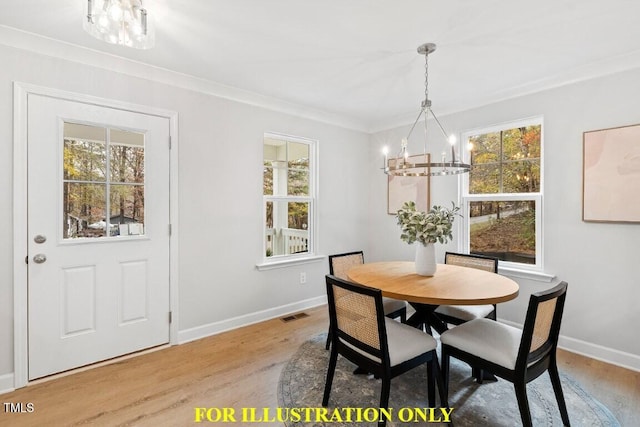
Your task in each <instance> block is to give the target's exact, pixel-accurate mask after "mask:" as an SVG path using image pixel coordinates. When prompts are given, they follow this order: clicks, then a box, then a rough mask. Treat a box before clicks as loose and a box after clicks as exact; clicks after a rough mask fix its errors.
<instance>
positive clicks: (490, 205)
mask: <svg viewBox="0 0 640 427" xmlns="http://www.w3.org/2000/svg"><path fill="white" fill-rule="evenodd" d="M542 140H543V126H542V117H536V118H533V119H527V120H523V121H518V122H511V123H505V124H503V125H499V126H494V127H491V128H484V129H476V130H474V131H470V132H467V133H465V134H463V141H466V143H467V147H468V152H467V156H470V157H469V158H467V160H468V161H469V163H470V164H471V171H470V173H469V174H468V176H464V177H463V180H462V182H463V184H462V185H463V191H462V203H463V212H464V215H465V221H464V232H463V234H462V236H463V237H462V239H463V248H466V250H467V251H468V252H469V253H475V254H482V255H489V256H494V257H497V258H498V259H500V265H501V266H502V267H507V268H509V267H511V268H524V269H533V270H542V239H543V235H542V194H543V193H542V188H543V186H542V184H543V183H542V173H541V172H542Z"/></svg>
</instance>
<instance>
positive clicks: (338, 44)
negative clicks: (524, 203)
mask: <svg viewBox="0 0 640 427" xmlns="http://www.w3.org/2000/svg"><path fill="white" fill-rule="evenodd" d="M84 1H85V0H56V1H55V2H52V1H50V0H49V1H47V0H21V1H8V0H2V3H3V4H2V8H1V12H0V25H4V26H6V27H13V28H16V29H19V30H22V31H26V32H29V33H35V34H38V35H41V36H44V37H47V38H51V39H55V40H60V41H63V42H66V43H71V44H74V45H77V46H81V47H83V48H88V49H91V50H95V51H102V52H106V53H109V54H111V55H117V56H122V57H125V58H129V59H131V60H135V61H138V62H142V63H147V64H151V65H153V66H156V67H161V68H164V69H167V70H172V71H176V72H179V73H183V74H187V75H191V76H195V77H198V78H201V79H205V80H207V81H211V82H216V83H217V84H222V85H225V86H230V87H232V88H238V89H242V90H244V91H249V92H253V93H256V94H260V95H263V96H266V97H269V98H275V99H277V100H281V101H286V102H288V103H292V104H295V105H300V106H302V107H305V108H310V109H313V110H315V111H319V112H327V113H331V114H335V115H340V116H344V117H346V118H349V120H352V121H353V122H357V123H359V124H360V125H361V126H360V127H361V128H363V129H369V130H377V129H383V128H385V127H388V126H391V125H394V124H399V123H406V122H409V121H411V120H412V119H413V118H414V115H415V114H416V113H417V110H418V108H419V105H420V102H421V100H422V99H423V98H424V57H423V56H420V55H418V54H417V53H416V48H417V47H418V46H419V45H421V44H423V43H425V42H434V43H436V44H437V46H438V49H437V50H436V52H434V53H433V54H432V55H430V56H429V92H430V98H431V99H432V100H433V109H434V111H435V112H436V113H437V114H438V115H440V116H441V115H442V114H444V113H448V112H453V111H459V110H463V109H466V108H471V107H476V106H480V105H483V104H486V103H489V102H494V101H496V100H500V99H505V98H509V97H512V96H517V95H519V94H523V93H530V92H533V91H537V90H540V89H544V88H548V87H553V86H557V85H561V84H565V83H568V82H572V81H578V80H582V79H586V78H589V77H594V76H598V75H604V74H609V73H612V72H616V71H620V70H625V69H629V68H635V67H640V24H639V18H640V1H638V0H608V1H606V2H605V1H602V0H536V1H526V2H525V1H520V0H518V1H514V0H483V1H473V0H447V1H445V0H315V1H312V0H153V1H149V0H146V1H145V5H147V7H148V9H149V10H150V13H152V14H153V15H154V17H155V22H156V46H155V47H154V48H153V49H151V50H147V51H140V50H135V49H127V48H124V47H120V46H112V45H108V44H106V43H104V42H101V41H99V40H96V39H94V38H93V37H91V36H90V35H88V34H87V33H85V32H84V31H83V30H82V19H83V5H84ZM0 43H2V41H1V40H0ZM639 84H640V83H639Z"/></svg>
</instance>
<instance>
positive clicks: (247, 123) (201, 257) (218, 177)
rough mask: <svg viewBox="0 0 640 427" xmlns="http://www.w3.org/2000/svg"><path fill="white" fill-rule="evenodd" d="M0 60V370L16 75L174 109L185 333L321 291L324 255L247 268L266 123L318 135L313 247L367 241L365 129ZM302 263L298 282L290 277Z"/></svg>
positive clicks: (3, 56) (76, 68) (9, 345)
mask: <svg viewBox="0 0 640 427" xmlns="http://www.w3.org/2000/svg"><path fill="white" fill-rule="evenodd" d="M0 63H2V67H0V100H2V101H1V102H0V144H2V148H3V152H4V155H2V156H0V182H1V183H2V185H1V187H0V217H2V218H4V221H2V222H1V223H0V295H1V297H0V380H1V379H3V378H5V379H6V378H8V377H7V375H9V374H11V373H12V372H13V296H12V293H13V278H12V268H13V255H12V247H13V245H12V239H13V237H12V230H13V221H12V173H13V172H12V155H11V153H12V146H13V132H12V127H13V124H12V123H13V122H12V121H13V112H12V110H13V108H12V106H13V105H12V99H13V95H12V89H13V87H12V85H13V82H14V81H20V82H25V83H30V84H35V85H40V86H46V87H51V88H56V89H60V90H65V91H70V92H76V93H81V94H88V95H93V96H98V97H103V98H108V99H115V100H119V101H125V102H132V103H135V104H141V105H148V106H153V107H158V108H163V109H167V110H173V111H177V112H178V114H179V186H180V189H179V211H180V213H179V215H180V217H179V220H180V222H179V224H178V227H179V269H180V270H179V274H180V277H179V279H180V280H179V285H178V286H179V317H178V321H179V329H180V334H184V336H185V339H189V338H193V337H195V336H198V335H199V334H200V335H201V334H206V333H210V332H213V331H217V330H220V329H224V328H225V327H229V326H233V325H235V324H240V323H243V322H246V321H251V320H255V319H259V318H260V317H264V316H268V315H270V314H274V313H277V312H278V310H279V309H280V310H286V309H287V307H293V306H295V304H296V303H299V302H300V301H305V300H312V301H313V299H314V298H315V299H316V300H320V299H321V298H322V297H323V296H324V295H325V288H324V275H325V274H326V273H328V265H327V261H326V259H323V260H321V261H319V262H316V263H313V264H306V265H304V266H297V267H289V268H283V269H276V270H270V271H257V270H256V268H255V265H256V263H257V262H259V261H260V260H261V259H262V254H263V249H262V140H263V133H264V132H266V131H269V132H280V133H285V134H290V135H295V136H302V137H306V138H312V139H316V140H318V141H319V150H318V153H319V163H320V179H319V181H320V182H319V209H318V215H319V223H320V224H321V227H320V229H319V233H318V235H317V236H318V241H319V247H318V249H319V253H321V254H325V255H326V254H328V253H332V252H338V251H347V250H355V249H360V248H362V249H364V250H367V247H366V244H367V241H368V230H367V229H366V221H365V219H366V217H367V215H368V209H367V202H368V188H369V187H368V181H367V180H368V173H367V165H366V164H361V163H358V162H353V161H352V160H353V159H354V158H358V157H362V156H366V154H367V153H368V144H369V139H368V136H367V135H366V134H364V133H362V132H356V131H350V130H346V129H344V128H341V127H338V126H332V125H328V124H324V123H320V122H316V121H312V120H308V119H303V118H299V117H294V116H292V115H287V114H283V113H278V112H274V111H270V110H267V109H264V108H259V107H256V106H251V105H247V104H242V103H238V102H234V101H230V100H227V99H222V98H218V97H215V96H212V95H207V94H204V93H201V92H198V91H193V90H186V89H181V88H178V87H174V86H171V85H166V84H161V83H156V82H153V81H151V80H148V79H142V78H137V77H131V76H128V75H126V74H124V73H118V72H115V71H109V70H104V69H99V68H94V67H90V66H87V65H82V64H79V63H75V62H71V61H67V60H62V59H57V58H54V57H50V56H44V55H40V54H36V53H32V52H29V51H25V50H21V49H17V48H13V47H7V46H3V45H0ZM149 72H150V73H152V72H153V70H150V71H149ZM25 255H26V254H25ZM302 271H304V272H306V273H307V283H306V284H305V285H301V284H299V273H300V272H302ZM283 306H284V308H282V307H283ZM256 312H258V313H259V314H258V315H257V316H256V317H252V316H251V315H252V314H253V313H256ZM230 319H233V321H230ZM181 337H182V335H181ZM1 385H2V384H0V389H2V387H1ZM5 387H6V384H5Z"/></svg>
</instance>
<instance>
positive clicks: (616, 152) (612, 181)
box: [582, 124, 640, 222]
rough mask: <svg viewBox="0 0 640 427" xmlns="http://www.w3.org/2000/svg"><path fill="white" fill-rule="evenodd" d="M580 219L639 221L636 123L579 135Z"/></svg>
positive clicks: (639, 147) (639, 168)
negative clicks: (581, 153)
mask: <svg viewBox="0 0 640 427" xmlns="http://www.w3.org/2000/svg"><path fill="white" fill-rule="evenodd" d="M582 174H583V176H582V220H583V221H594V222H640V124H639V125H632V126H623V127H617V128H611V129H601V130H594V131H588V132H584V133H583V169H582Z"/></svg>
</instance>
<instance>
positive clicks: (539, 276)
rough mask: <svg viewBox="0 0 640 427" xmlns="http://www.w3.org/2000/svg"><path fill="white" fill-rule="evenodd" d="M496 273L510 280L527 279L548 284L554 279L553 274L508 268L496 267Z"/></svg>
mask: <svg viewBox="0 0 640 427" xmlns="http://www.w3.org/2000/svg"><path fill="white" fill-rule="evenodd" d="M498 273H500V274H502V275H503V276H507V277H511V278H518V279H529V280H535V281H538V282H545V283H550V282H551V281H552V280H553V279H554V278H555V277H556V276H555V274H548V273H543V272H541V271H533V270H524V269H518V268H509V267H506V268H505V267H498Z"/></svg>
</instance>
